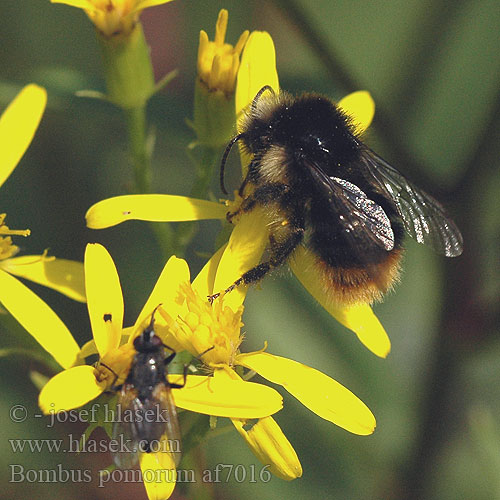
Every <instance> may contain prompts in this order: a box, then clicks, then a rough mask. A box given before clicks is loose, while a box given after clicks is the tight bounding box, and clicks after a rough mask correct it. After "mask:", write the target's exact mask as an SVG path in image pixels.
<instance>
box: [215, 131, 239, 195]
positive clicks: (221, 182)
mask: <svg viewBox="0 0 500 500" xmlns="http://www.w3.org/2000/svg"><path fill="white" fill-rule="evenodd" d="M242 137H244V134H243V133H241V134H238V135H236V136H234V137H233V138H232V139H231V140H230V141H229V144H228V145H227V146H226V149H225V151H224V154H223V155H222V160H221V162H220V189H221V191H222V192H223V193H224V194H228V193H227V190H226V188H225V186H224V168H225V166H226V161H227V157H228V155H229V152H230V151H231V149H232V147H233V146H234V144H235V143H236V142H238V141H239V140H240V139H241V138H242Z"/></svg>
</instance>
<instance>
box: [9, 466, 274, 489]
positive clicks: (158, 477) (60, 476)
mask: <svg viewBox="0 0 500 500" xmlns="http://www.w3.org/2000/svg"><path fill="white" fill-rule="evenodd" d="M269 467H270V466H269V465H265V466H261V467H256V466H255V465H249V466H245V465H243V464H236V465H235V464H217V465H216V466H215V467H214V468H213V469H205V470H203V471H201V472H200V473H199V474H198V475H197V474H196V471H195V470H194V469H177V470H175V469H173V470H168V469H146V470H139V469H128V470H122V469H113V470H109V469H104V470H100V471H98V477H97V481H98V487H99V488H103V487H104V486H105V485H106V484H107V483H110V482H111V483H113V482H116V483H141V482H148V483H153V482H155V483H160V482H162V483H164V482H176V483H196V482H198V481H201V482H202V483H228V482H230V481H235V482H237V483H243V482H249V483H257V482H263V483H267V482H269V481H270V480H271V473H270V472H269V470H268V469H269ZM9 468H10V478H9V482H10V483H90V482H92V481H93V476H92V471H91V470H90V469H65V468H64V467H63V465H62V464H57V466H56V467H55V468H53V469H26V468H25V467H24V466H23V465H20V464H11V465H9Z"/></svg>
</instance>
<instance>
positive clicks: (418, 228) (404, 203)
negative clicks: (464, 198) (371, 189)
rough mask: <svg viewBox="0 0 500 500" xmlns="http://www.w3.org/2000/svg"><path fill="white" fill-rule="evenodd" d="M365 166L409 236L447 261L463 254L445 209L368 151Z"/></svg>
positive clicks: (456, 230)
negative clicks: (397, 213) (388, 198)
mask: <svg viewBox="0 0 500 500" xmlns="http://www.w3.org/2000/svg"><path fill="white" fill-rule="evenodd" d="M362 158H363V162H364V164H365V166H366V168H367V170H368V172H369V173H370V175H371V176H372V177H373V179H375V181H376V182H377V184H378V185H379V186H380V187H381V189H382V190H383V191H384V192H385V193H386V194H387V195H388V196H389V197H390V198H391V199H392V200H393V201H394V203H395V205H396V208H397V210H398V212H399V214H400V216H401V218H402V220H403V224H404V227H405V229H406V231H407V232H408V234H409V235H410V236H411V237H412V238H414V239H415V240H416V241H417V242H418V243H423V244H426V245H429V246H431V247H432V248H433V249H434V250H435V251H436V252H438V253H440V254H442V255H445V256H446V257H456V256H458V255H460V254H461V253H462V250H463V238H462V235H461V233H460V230H459V229H458V227H457V226H456V225H455V223H454V222H453V221H452V220H451V219H450V218H449V217H448V215H447V214H446V212H445V210H444V208H443V207H442V206H441V204H440V203H439V202H437V201H436V200H435V199H434V198H433V197H432V196H430V195H428V194H427V193H425V192H424V191H422V190H420V189H419V188H417V187H416V186H414V185H413V184H412V183H411V182H410V181H408V180H407V179H406V178H405V177H404V176H403V175H402V174H401V173H399V172H398V171H397V170H396V169H395V168H394V167H392V166H391V165H389V164H388V163H387V162H386V161H385V160H383V159H382V158H380V157H379V156H378V155H377V154H376V153H374V152H373V151H372V150H370V149H368V148H366V150H365V151H364V152H363V155H362Z"/></svg>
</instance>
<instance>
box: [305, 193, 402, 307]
mask: <svg viewBox="0 0 500 500" xmlns="http://www.w3.org/2000/svg"><path fill="white" fill-rule="evenodd" d="M315 209H316V211H315ZM312 211H313V213H312V214H311V218H310V220H309V229H310V230H309V237H308V238H307V243H306V244H307V247H308V248H310V250H311V251H312V253H313V254H314V255H315V257H316V267H317V270H318V271H319V272H320V274H321V277H322V284H323V287H324V289H325V291H326V292H327V295H328V296H330V297H331V299H332V300H333V301H335V302H338V303H347V304H352V303H359V302H365V303H372V302H374V301H376V300H380V299H381V297H382V295H383V294H384V293H386V292H387V291H388V290H389V289H390V288H391V287H392V285H393V284H394V283H395V282H396V281H397V279H398V277H399V265H400V262H401V257H402V241H403V236H404V229H403V226H402V223H401V221H400V220H399V218H398V216H397V215H396V214H395V213H392V211H391V209H390V207H386V212H387V215H388V216H389V219H390V220H391V226H392V229H393V232H394V248H393V249H392V250H389V251H388V250H386V249H385V248H384V247H383V246H382V245H379V244H377V243H376V242H375V241H371V240H366V239H364V240H363V244H359V243H356V241H355V238H356V237H355V236H354V237H353V236H352V235H351V234H348V233H346V230H345V228H344V226H342V225H341V224H340V222H339V221H338V214H335V213H333V212H332V211H328V210H325V209H324V207H322V208H318V207H317V206H316V207H314V203H313V208H312ZM353 238H354V239H353Z"/></svg>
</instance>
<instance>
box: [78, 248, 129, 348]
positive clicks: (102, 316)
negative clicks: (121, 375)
mask: <svg viewBox="0 0 500 500" xmlns="http://www.w3.org/2000/svg"><path fill="white" fill-rule="evenodd" d="M85 288H86V290H87V307H88V309H89V317H90V324H91V325H92V333H93V335H94V340H95V344H96V347H97V350H98V351H99V355H100V356H101V358H102V357H104V356H105V355H106V353H107V352H109V351H111V350H112V349H116V348H117V347H118V345H119V344H120V337H121V333H122V326H123V295H122V288H121V286H120V278H119V277H118V272H117V270H116V267H115V263H114V262H113V259H112V258H111V255H109V253H108V251H107V250H106V249H105V248H104V247H103V246H102V245H99V244H98V243H93V244H88V245H87V248H86V250H85Z"/></svg>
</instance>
